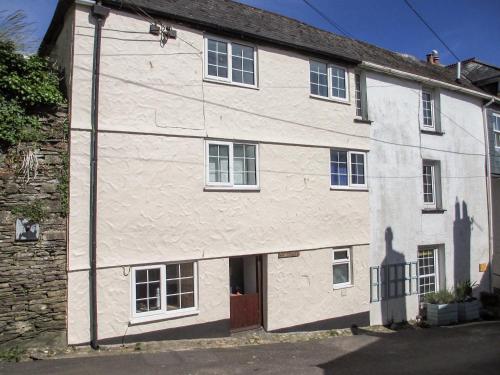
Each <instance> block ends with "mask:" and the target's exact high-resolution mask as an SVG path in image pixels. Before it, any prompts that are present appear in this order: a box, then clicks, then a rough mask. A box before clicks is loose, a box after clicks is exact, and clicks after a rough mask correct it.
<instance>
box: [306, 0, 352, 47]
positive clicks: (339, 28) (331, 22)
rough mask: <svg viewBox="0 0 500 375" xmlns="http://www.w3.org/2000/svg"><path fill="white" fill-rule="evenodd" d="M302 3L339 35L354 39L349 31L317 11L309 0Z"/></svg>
mask: <svg viewBox="0 0 500 375" xmlns="http://www.w3.org/2000/svg"><path fill="white" fill-rule="evenodd" d="M302 1H303V2H304V3H305V4H306V5H307V6H309V8H311V9H312V10H314V11H315V12H316V13H317V14H318V15H319V16H320V17H321V18H323V19H324V20H325V21H326V22H328V23H329V24H330V25H331V26H333V27H334V28H335V29H336V30H338V31H339V32H340V33H341V34H343V35H344V36H348V37H350V38H352V39H354V36H353V35H352V34H351V33H350V32H349V31H347V30H346V29H345V28H343V27H342V26H340V25H339V24H338V23H337V22H335V21H334V20H332V19H331V18H330V17H328V16H327V15H326V14H324V13H323V12H322V11H321V10H320V9H318V8H317V7H316V6H314V5H313V4H312V3H311V2H310V1H309V0H302Z"/></svg>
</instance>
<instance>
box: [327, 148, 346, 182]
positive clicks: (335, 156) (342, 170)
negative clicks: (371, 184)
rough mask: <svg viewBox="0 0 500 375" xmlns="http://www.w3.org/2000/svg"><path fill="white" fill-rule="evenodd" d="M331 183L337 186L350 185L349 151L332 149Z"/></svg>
mask: <svg viewBox="0 0 500 375" xmlns="http://www.w3.org/2000/svg"><path fill="white" fill-rule="evenodd" d="M330 160H331V163H330V165H331V167H330V168H331V171H330V173H331V184H332V185H337V186H346V185H348V181H347V151H336V150H331V151H330Z"/></svg>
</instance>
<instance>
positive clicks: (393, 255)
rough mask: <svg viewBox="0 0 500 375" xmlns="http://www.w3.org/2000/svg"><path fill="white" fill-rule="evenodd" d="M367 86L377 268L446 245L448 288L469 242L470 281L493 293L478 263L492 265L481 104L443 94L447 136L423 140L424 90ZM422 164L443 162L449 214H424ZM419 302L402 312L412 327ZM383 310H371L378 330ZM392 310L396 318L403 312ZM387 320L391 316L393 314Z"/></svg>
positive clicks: (388, 81) (371, 78) (374, 80)
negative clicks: (419, 250)
mask: <svg viewBox="0 0 500 375" xmlns="http://www.w3.org/2000/svg"><path fill="white" fill-rule="evenodd" d="M367 86H368V102H369V116H370V119H371V120H373V121H374V122H373V124H372V128H371V129H372V133H371V135H372V138H373V141H372V144H371V152H370V154H369V158H368V162H369V166H370V179H369V183H370V214H371V224H372V226H371V265H378V264H381V263H382V262H387V263H400V262H404V261H415V260H416V258H417V248H418V246H420V245H432V244H444V247H445V260H446V261H445V263H446V264H445V269H446V275H445V279H446V287H448V288H450V287H452V286H453V283H454V276H455V272H454V268H455V253H457V254H458V253H460V256H461V257H463V254H462V253H463V246H462V245H463V244H464V240H463V239H464V238H467V237H468V236H470V244H471V245H470V255H468V259H465V260H464V262H465V263H467V262H469V263H470V279H471V280H472V281H477V282H478V283H481V286H480V289H485V288H487V287H488V285H487V274H486V273H480V272H479V263H481V262H488V220H487V211H486V185H485V178H484V160H485V158H484V137H483V125H482V114H481V103H480V101H479V100H477V99H474V98H469V97H467V96H464V95H460V94H456V93H453V92H449V91H446V90H442V91H441V109H442V116H441V124H442V131H443V132H444V133H445V134H444V135H443V136H436V135H425V134H420V128H419V119H420V117H421V116H420V110H421V108H420V92H419V90H420V85H419V84H418V83H414V82H407V81H404V80H400V79H396V78H391V77H388V76H383V75H381V74H375V73H369V74H368V79H367ZM420 142H421V145H422V148H421V149H420ZM442 150H445V151H447V152H445V151H442ZM422 158H424V159H435V160H440V161H441V175H442V179H441V182H442V198H443V208H444V209H445V210H446V212H444V213H443V214H422V213H421V210H422V208H423V193H422ZM457 202H458V204H459V210H458V211H457V210H456V203H457ZM463 203H465V204H466V205H467V213H468V219H467V217H465V218H464V216H463V215H464V213H463ZM455 215H458V220H457V219H456V217H455ZM388 228H390V230H391V231H392V235H390V234H389V232H388ZM386 235H387V239H386ZM391 236H392V240H391V239H390V237H391ZM457 259H458V258H457ZM460 262H461V261H460ZM461 263H463V262H461ZM465 263H463V264H465ZM416 298H417V297H416V296H411V297H408V298H407V299H406V302H405V303H403V304H402V305H403V306H404V307H405V308H406V309H407V313H406V315H407V319H412V318H414V317H415V315H416V314H417V303H416ZM396 305H397V304H396ZM400 305H401V304H400ZM382 308H384V309H386V308H387V306H380V304H378V303H373V304H371V312H372V317H371V319H372V323H375V324H377V323H380V319H381V315H382V314H381V309H382ZM392 308H394V309H395V311H396V310H397V306H392V307H390V309H392ZM384 314H387V315H388V316H391V315H392V313H391V312H390V311H389V312H388V313H387V312H385V313H384ZM395 314H396V313H395Z"/></svg>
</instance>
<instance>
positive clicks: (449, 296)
mask: <svg viewBox="0 0 500 375" xmlns="http://www.w3.org/2000/svg"><path fill="white" fill-rule="evenodd" d="M424 302H427V303H432V304H434V305H444V304H448V303H454V302H456V296H455V293H453V292H451V291H449V290H440V291H439V292H434V293H429V294H426V295H425V297H424Z"/></svg>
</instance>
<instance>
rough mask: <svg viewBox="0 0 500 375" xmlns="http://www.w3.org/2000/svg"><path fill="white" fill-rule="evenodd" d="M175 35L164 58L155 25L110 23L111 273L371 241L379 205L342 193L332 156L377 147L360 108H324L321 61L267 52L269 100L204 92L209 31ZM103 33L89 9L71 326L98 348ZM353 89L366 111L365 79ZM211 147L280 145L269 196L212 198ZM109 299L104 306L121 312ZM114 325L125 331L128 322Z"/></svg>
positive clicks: (74, 187) (79, 68) (74, 126)
mask: <svg viewBox="0 0 500 375" xmlns="http://www.w3.org/2000/svg"><path fill="white" fill-rule="evenodd" d="M173 26H174V28H175V29H176V30H177V31H178V36H179V38H177V39H176V40H169V41H168V43H167V44H166V46H165V47H164V48H161V47H160V44H159V41H158V39H157V37H154V36H152V35H150V34H148V33H147V32H148V31H149V23H148V22H145V21H144V20H142V19H141V18H139V17H136V16H133V15H130V14H125V13H121V12H117V11H112V12H111V14H110V16H109V18H108V19H107V20H106V24H105V29H104V32H103V41H102V60H101V74H102V75H101V84H100V90H101V96H100V107H99V117H100V124H99V127H100V129H101V130H103V131H104V132H103V133H101V134H100V135H99V137H100V138H99V147H100V150H99V170H98V175H99V177H98V210H99V211H98V224H97V225H98V248H97V254H98V260H97V262H98V267H108V266H109V267H114V266H121V265H125V266H128V265H134V264H148V263H153V262H164V261H167V260H168V261H174V260H185V259H196V258H198V259H203V258H215V257H224V256H228V255H238V254H256V253H268V252H272V251H283V250H294V249H299V250H302V249H311V248H313V249H315V248H320V247H326V246H342V245H352V244H366V243H368V242H369V229H368V228H369V221H368V193H366V192H340V191H330V189H329V168H330V166H329V149H328V147H331V146H336V147H345V148H355V149H365V150H367V149H368V146H369V139H368V136H369V127H368V126H367V125H366V124H357V123H354V122H353V118H354V115H355V108H354V105H351V104H339V103H334V102H330V101H324V100H317V99H312V98H310V97H309V57H308V56H303V55H300V54H296V53H292V52H288V51H282V50H277V49H274V48H271V47H267V46H266V47H264V46H259V47H258V64H259V69H258V71H259V89H249V88H241V87H235V86H229V85H224V84H220V83H211V82H204V83H202V73H203V64H202V58H201V53H200V52H201V50H202V46H203V33H202V32H200V31H196V30H191V29H188V28H186V27H185V26H181V25H175V24H174V25H173ZM93 28H94V26H93V25H92V24H91V23H89V14H88V8H85V7H81V6H77V8H76V10H75V41H74V71H73V79H72V90H73V95H72V100H71V105H72V106H71V109H72V117H71V185H70V188H71V197H70V207H71V212H70V219H69V269H70V271H71V276H70V278H69V288H70V290H73V289H78V290H79V291H78V292H74V297H73V294H72V293H71V292H70V295H69V298H70V301H69V325H71V324H72V322H79V321H81V322H83V323H82V325H76V326H75V329H74V330H72V329H71V327H70V328H69V332H70V336H71V337H75V339H74V340H75V342H77V341H80V342H84V341H88V340H84V338H86V337H87V332H83V331H84V330H85V331H88V328H87V327H88V325H87V321H88V316H87V315H85V316H84V314H86V313H87V312H88V309H87V308H86V306H82V305H81V303H83V302H85V303H86V301H84V300H83V299H82V300H81V301H80V300H79V299H80V298H81V297H82V296H83V294H85V293H88V292H85V290H86V289H85V288H88V284H87V283H86V282H85V280H88V268H89V255H88V249H89V233H88V228H89V214H88V213H89V195H88V192H89V175H90V170H89V153H90V134H89V132H88V130H90V129H91V122H90V109H91V70H92V47H93ZM113 30H123V31H143V32H144V34H130V33H123V32H119V31H113ZM134 40H137V41H134ZM349 79H350V88H351V90H350V102H351V103H353V99H354V90H353V89H352V88H353V87H354V76H353V74H352V70H351V71H350V75H349ZM116 132H126V134H117V133H116ZM134 133H142V135H140V134H134ZM144 133H147V134H144ZM186 136H187V137H186ZM204 138H224V139H237V140H255V141H261V142H264V141H265V142H269V143H261V144H260V145H259V152H260V186H261V191H260V192H252V193H241V192H204V191H203V187H204V157H205V156H204V140H203V139H204ZM280 143H290V144H297V145H301V146H291V145H288V146H286V145H280ZM317 146H323V147H317ZM332 228H335V230H332ZM73 281H74V284H73ZM227 283H228V281H227ZM102 298H103V303H100V306H106V305H108V304H109V306H110V307H111V306H113V305H116V303H114V302H113V303H111V304H110V303H109V301H108V296H103V297H102ZM124 303H126V304H127V306H128V304H129V301H128V299H127V300H126V301H125V302H124ZM100 314H101V312H100ZM111 315H112V314H111ZM112 319H115V320H116V326H118V327H120V328H119V329H118V331H119V330H121V329H122V328H121V327H122V324H123V320H122V318H118V317H116V316H115V317H113V316H112ZM183 321H184V319H179V320H178V321H177V322H176V323H175V324H179V325H181V324H185V323H184V322H183ZM109 324H110V325H111V326H112V325H113V324H111V322H110V323H109ZM155 327H156V326H155V325H151V326H148V327H147V328H144V329H150V328H151V329H153V328H155ZM77 331H78V332H77ZM72 332H73V333H72ZM103 334H104V333H103ZM73 335H74V336H73ZM72 340H73V339H72Z"/></svg>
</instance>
